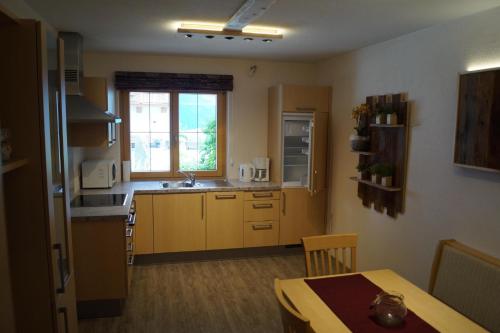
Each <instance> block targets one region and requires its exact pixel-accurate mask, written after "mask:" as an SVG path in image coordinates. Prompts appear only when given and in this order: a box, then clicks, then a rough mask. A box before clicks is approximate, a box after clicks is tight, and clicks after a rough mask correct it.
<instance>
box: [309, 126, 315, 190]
mask: <svg viewBox="0 0 500 333" xmlns="http://www.w3.org/2000/svg"><path fill="white" fill-rule="evenodd" d="M314 144H315V142H314V120H311V125H310V128H309V188H308V190H309V193H310V194H311V195H313V194H314V171H313V170H314Z"/></svg>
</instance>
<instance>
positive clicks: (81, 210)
mask: <svg viewBox="0 0 500 333" xmlns="http://www.w3.org/2000/svg"><path fill="white" fill-rule="evenodd" d="M228 182H229V183H230V184H231V186H222V187H218V186H215V185H214V186H210V185H204V186H200V187H183V188H164V187H163V186H162V183H161V182H160V181H158V180H155V181H130V182H120V183H116V184H115V185H114V186H113V187H112V188H109V189H92V190H90V189H88V190H86V189H82V190H80V193H79V194H114V193H126V194H127V198H126V199H125V204H124V205H123V206H106V207H71V218H72V219H80V218H94V217H123V218H126V217H127V216H128V212H129V209H130V205H131V203H132V199H133V197H134V194H162V193H164V194H168V193H199V192H233V191H273V190H279V189H280V188H281V187H280V185H279V184H276V183H271V182H250V183H245V182H240V181H239V180H229V181H228Z"/></svg>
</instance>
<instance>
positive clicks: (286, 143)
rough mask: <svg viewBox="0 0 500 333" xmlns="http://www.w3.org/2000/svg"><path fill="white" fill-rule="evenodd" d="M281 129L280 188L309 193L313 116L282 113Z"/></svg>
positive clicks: (310, 184)
mask: <svg viewBox="0 0 500 333" xmlns="http://www.w3.org/2000/svg"><path fill="white" fill-rule="evenodd" d="M282 129H283V130H282V136H283V137H282V140H281V142H282V147H281V148H282V149H281V152H282V159H281V160H282V166H281V167H282V170H281V171H282V172H281V174H282V178H283V179H282V186H283V187H305V188H307V189H308V190H309V191H311V186H312V181H311V168H312V160H311V156H312V154H311V147H312V141H313V130H314V121H313V115H312V114H310V113H283V124H282Z"/></svg>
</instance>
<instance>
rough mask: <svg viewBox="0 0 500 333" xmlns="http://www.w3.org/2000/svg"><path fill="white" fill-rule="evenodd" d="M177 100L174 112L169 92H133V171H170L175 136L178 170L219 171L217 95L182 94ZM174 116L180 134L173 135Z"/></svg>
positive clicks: (131, 150)
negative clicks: (176, 108) (172, 122)
mask: <svg viewBox="0 0 500 333" xmlns="http://www.w3.org/2000/svg"><path fill="white" fill-rule="evenodd" d="M178 98H179V103H178V110H172V109H171V107H170V93H156V92H131V93H130V109H129V110H130V159H131V168H132V172H169V171H171V170H172V168H173V167H174V166H173V165H172V161H171V149H173V147H171V142H170V138H171V137H175V136H176V135H177V137H178V141H177V142H176V143H177V144H178V149H177V151H178V152H179V156H178V161H179V166H178V168H179V169H181V170H185V171H213V170H216V169H217V94H197V93H179V94H178ZM171 113H174V115H176V117H174V119H178V120H179V123H178V127H174V128H178V133H175V132H174V133H172V131H173V129H172V128H171V124H170V119H171ZM174 142H175V141H174ZM174 151H176V150H174Z"/></svg>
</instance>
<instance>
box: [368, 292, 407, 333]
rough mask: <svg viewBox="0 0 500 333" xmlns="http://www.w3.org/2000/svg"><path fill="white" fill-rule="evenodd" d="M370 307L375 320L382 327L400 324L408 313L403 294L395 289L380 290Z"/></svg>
mask: <svg viewBox="0 0 500 333" xmlns="http://www.w3.org/2000/svg"><path fill="white" fill-rule="evenodd" d="M370 308H372V309H373V311H374V317H375V319H376V320H377V322H378V323H379V324H380V325H382V326H384V327H396V326H400V325H402V324H403V323H404V320H405V317H406V314H407V313H408V309H407V308H406V305H405V303H404V296H403V295H402V294H401V293H398V292H395V291H382V292H381V293H379V294H378V295H377V297H376V298H375V300H374V301H373V302H372V304H371V306H370Z"/></svg>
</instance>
